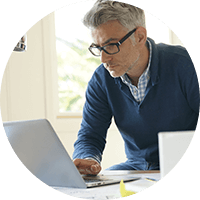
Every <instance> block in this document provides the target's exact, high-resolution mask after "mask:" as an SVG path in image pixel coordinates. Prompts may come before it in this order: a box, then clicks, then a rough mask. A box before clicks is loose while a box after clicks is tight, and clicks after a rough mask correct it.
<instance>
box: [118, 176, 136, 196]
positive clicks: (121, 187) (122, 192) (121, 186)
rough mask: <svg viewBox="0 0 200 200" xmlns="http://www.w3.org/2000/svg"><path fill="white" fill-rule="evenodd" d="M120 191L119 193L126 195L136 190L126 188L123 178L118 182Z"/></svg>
mask: <svg viewBox="0 0 200 200" xmlns="http://www.w3.org/2000/svg"><path fill="white" fill-rule="evenodd" d="M120 193H121V196H122V197H127V196H130V195H132V194H136V192H133V191H128V190H126V188H125V184H124V181H123V180H121V182H120Z"/></svg>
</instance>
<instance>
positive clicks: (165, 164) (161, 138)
mask: <svg viewBox="0 0 200 200" xmlns="http://www.w3.org/2000/svg"><path fill="white" fill-rule="evenodd" d="M194 132H195V131H176V132H160V133H159V134H158V144H159V158H160V175H161V178H163V177H164V176H165V175H166V174H168V173H169V172H170V171H171V170H172V169H173V168H174V167H175V165H176V164H177V163H178V162H179V160H180V159H181V158H182V156H183V155H184V153H185V151H186V150H187V148H188V146H189V144H190V142H191V140H192V138H193V135H194Z"/></svg>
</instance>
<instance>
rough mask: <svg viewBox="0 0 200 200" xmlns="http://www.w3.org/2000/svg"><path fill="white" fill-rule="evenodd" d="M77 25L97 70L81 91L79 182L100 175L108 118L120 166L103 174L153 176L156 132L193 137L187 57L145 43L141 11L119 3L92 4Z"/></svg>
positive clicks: (194, 99) (194, 94) (192, 81)
mask: <svg viewBox="0 0 200 200" xmlns="http://www.w3.org/2000/svg"><path fill="white" fill-rule="evenodd" d="M84 24H85V25H86V26H87V27H89V28H90V29H91V33H92V37H93V39H94V43H93V44H92V45H91V46H90V47H89V50H90V51H91V53H92V54H93V55H95V56H100V58H101V61H102V63H103V64H102V65H100V66H99V67H98V68H97V69H96V71H95V72H94V74H93V76H92V78H91V80H90V82H89V83H88V88H87V91H86V102H85V106H84V110H83V121H82V124H81V128H80V131H79V133H78V139H77V141H76V142H75V144H74V148H75V151H74V154H73V159H74V164H75V165H76V167H77V168H78V170H79V171H80V173H82V174H98V173H99V172H100V170H101V166H100V162H101V159H102V153H103V150H104V147H105V143H106V134H107V130H108V128H109V126H110V123H111V119H112V117H114V120H115V123H116V125H117V127H118V129H119V131H120V133H121V135H122V138H123V139H124V142H125V152H126V155H127V161H126V162H125V163H120V164H118V165H114V166H112V167H110V168H109V169H111V170H156V169H159V157H158V136H157V134H158V132H160V131H177V130H195V128H196V124H197V120H198V114H199V86H198V81H197V76H196V73H195V69H194V66H193V64H192V61H191V59H190V57H189V55H188V53H187V51H186V50H185V49H184V48H183V47H180V46H170V45H165V44H155V42H154V41H153V40H152V39H150V38H147V31H146V28H145V17H144V12H143V10H141V9H139V8H136V7H134V6H131V5H128V4H125V3H119V2H115V1H101V0H99V1H97V2H96V3H95V5H94V7H93V8H92V9H91V10H90V11H89V12H88V13H87V14H86V16H85V18H84ZM158 29H159V27H158Z"/></svg>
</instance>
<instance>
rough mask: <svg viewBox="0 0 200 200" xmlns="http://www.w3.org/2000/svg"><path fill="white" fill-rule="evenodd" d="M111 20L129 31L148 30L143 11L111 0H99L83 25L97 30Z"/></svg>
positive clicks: (87, 14) (86, 16) (85, 18)
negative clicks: (142, 28)
mask: <svg viewBox="0 0 200 200" xmlns="http://www.w3.org/2000/svg"><path fill="white" fill-rule="evenodd" d="M109 20H118V21H119V22H120V23H121V24H122V25H123V26H124V27H126V28H128V30H129V31H131V30H133V29H134V28H136V27H139V26H143V27H144V28H146V24H145V14H144V11H143V10H142V9H140V8H137V7H135V6H132V5H129V4H126V3H122V2H117V1H109V0H97V2H96V3H95V4H94V6H93V7H92V8H91V10H90V11H89V12H88V13H86V15H85V17H84V19H83V24H84V25H85V26H86V27H88V28H90V29H96V28H97V27H98V26H99V25H101V24H104V23H106V22H107V21H109ZM132 39H133V40H134V38H132Z"/></svg>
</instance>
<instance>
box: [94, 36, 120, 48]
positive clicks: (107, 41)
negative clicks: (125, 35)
mask: <svg viewBox="0 0 200 200" xmlns="http://www.w3.org/2000/svg"><path fill="white" fill-rule="evenodd" d="M113 40H119V38H110V39H108V40H106V41H105V42H104V43H103V44H102V45H103V46H104V45H106V44H108V43H109V42H111V41H113ZM93 44H94V43H93ZM94 45H95V46H97V47H98V46H99V45H97V44H94Z"/></svg>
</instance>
